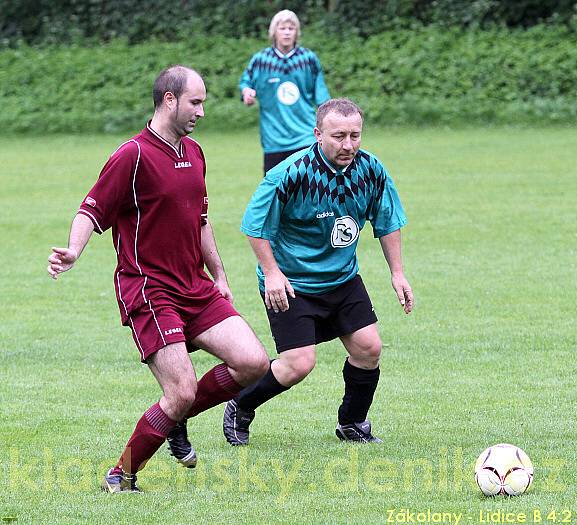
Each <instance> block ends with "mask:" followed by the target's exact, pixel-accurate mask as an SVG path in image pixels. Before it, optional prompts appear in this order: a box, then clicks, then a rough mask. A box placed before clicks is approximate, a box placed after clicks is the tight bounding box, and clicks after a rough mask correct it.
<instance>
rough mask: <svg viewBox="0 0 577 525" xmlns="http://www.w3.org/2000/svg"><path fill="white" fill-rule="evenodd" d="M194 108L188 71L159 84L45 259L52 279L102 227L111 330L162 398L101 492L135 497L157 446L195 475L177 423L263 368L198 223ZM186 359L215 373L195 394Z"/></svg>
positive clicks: (207, 231)
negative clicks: (111, 291)
mask: <svg viewBox="0 0 577 525" xmlns="http://www.w3.org/2000/svg"><path fill="white" fill-rule="evenodd" d="M205 98H206V89H205V86H204V82H203V80H202V78H201V77H200V75H199V74H198V73H197V72H196V71H194V70H192V69H189V68H187V67H184V66H180V65H177V66H172V67H169V68H167V69H165V70H164V71H162V72H161V73H160V75H159V76H158V78H157V79H156V81H155V83H154V88H153V99H154V115H153V117H152V120H150V121H149V122H148V123H147V125H146V127H145V129H144V130H143V131H142V132H141V133H139V134H138V135H136V136H135V137H133V138H131V139H130V140H128V141H127V142H125V143H124V144H122V145H121V146H120V147H119V148H118V149H117V150H116V151H115V152H114V153H113V154H112V156H111V157H110V158H109V159H108V162H107V163H106V165H105V166H104V168H103V169H102V172H101V173H100V177H99V179H98V181H97V182H96V184H95V185H94V186H93V188H92V189H91V190H90V191H89V192H88V195H87V196H86V198H85V199H84V201H83V202H82V204H81V206H80V209H79V210H78V213H77V215H76V217H75V218H74V220H73V222H72V227H71V230H70V236H69V241H68V247H67V248H52V254H51V255H50V257H49V258H48V261H49V263H50V264H49V266H48V273H49V274H50V275H51V276H52V277H53V278H54V279H56V278H58V276H59V274H61V273H62V272H65V271H67V270H69V269H70V268H72V266H73V265H74V263H75V262H76V260H77V259H78V257H79V256H80V254H81V253H82V250H83V249H84V247H85V246H86V244H87V243H88V240H89V239H90V236H91V235H92V232H93V231H96V232H97V233H99V234H101V233H103V232H104V231H106V230H107V229H108V228H110V227H112V239H113V243H114V246H115V249H116V252H117V257H118V264H117V267H116V271H115V275H114V284H115V289H116V296H117V299H118V306H119V308H120V315H121V318H122V324H123V325H125V326H130V328H131V330H132V335H133V337H134V341H135V343H136V346H137V348H138V350H139V352H140V358H141V361H142V362H144V363H146V364H147V365H148V367H149V368H150V370H151V372H152V373H153V375H154V377H155V378H156V380H157V381H158V383H159V385H160V387H161V389H162V392H163V395H162V397H161V398H160V400H159V402H158V403H155V404H154V405H152V406H151V407H150V408H149V409H148V410H147V411H146V412H145V413H144V415H143V416H142V417H141V418H140V420H139V421H138V424H137V425H136V428H135V430H134V432H133V434H132V436H131V438H130V439H129V441H128V443H127V445H126V448H125V450H124V452H123V453H122V455H121V457H120V459H119V460H118V462H117V463H116V465H115V466H114V467H113V468H112V469H110V470H109V471H108V472H107V474H106V475H105V477H104V481H103V483H102V488H103V490H105V491H108V492H138V491H139V489H138V487H137V485H136V473H137V472H138V471H139V470H140V469H142V468H143V467H144V465H145V464H146V462H147V461H148V460H149V459H150V458H151V457H152V455H153V454H154V453H155V452H156V450H157V449H158V448H159V447H160V446H161V444H162V443H163V442H164V440H165V439H166V438H167V436H168V437H169V446H170V449H171V452H172V454H173V455H174V456H175V457H176V458H177V460H178V461H179V462H181V463H182V464H183V465H185V466H188V467H194V466H195V465H196V453H195V451H194V450H193V449H192V447H191V446H190V443H189V442H188V440H187V439H186V427H185V426H184V425H182V424H179V425H177V422H180V421H182V420H185V419H186V418H188V417H193V416H195V415H197V414H199V413H200V412H203V411H205V410H207V409H208V408H210V407H213V406H215V405H217V404H219V403H222V402H223V401H227V400H228V399H231V398H233V397H234V396H235V395H237V394H238V392H240V390H241V389H242V388H243V386H246V385H248V384H250V383H252V382H254V381H255V380H256V379H258V378H259V377H260V376H262V375H263V374H264V373H265V372H266V370H267V368H268V358H267V356H266V352H265V350H264V348H263V347H262V345H261V343H260V342H259V340H258V339H257V337H256V336H255V335H254V333H253V331H252V330H251V329H250V327H249V326H248V325H247V323H246V322H245V321H244V320H243V319H242V318H241V317H240V316H239V314H238V313H237V312H236V310H235V309H234V308H233V306H232V300H233V297H232V293H231V291H230V288H229V285H228V282H227V278H226V274H225V271H224V267H223V264H222V261H221V259H220V256H219V255H218V251H217V248H216V242H215V239H214V235H213V231H212V227H211V225H210V222H209V220H208V216H207V213H208V197H207V193H206V186H205V175H206V165H205V161H204V155H203V153H202V149H201V147H200V145H199V144H198V143H197V142H196V141H194V140H192V139H191V138H189V137H187V135H188V134H189V133H191V132H192V131H193V129H194V127H195V125H196V123H197V121H198V119H200V118H201V117H203V116H204V109H203V103H204V101H205ZM205 266H206V268H207V269H208V271H209V272H210V274H211V275H212V277H213V279H214V281H213V280H211V279H210V278H209V277H208V275H207V274H206V272H205V270H204V268H205ZM197 348H203V349H205V350H206V351H207V352H209V353H211V354H212V355H214V356H216V357H218V358H219V359H221V360H222V361H223V363H221V364H219V365H217V366H215V367H214V368H213V369H212V370H210V371H209V372H207V373H206V374H205V375H204V376H203V377H202V378H201V379H200V381H198V382H197V380H196V377H195V372H194V368H193V365H192V363H191V360H190V359H189V357H188V352H191V351H192V350H195V349H197ZM171 435H172V438H171Z"/></svg>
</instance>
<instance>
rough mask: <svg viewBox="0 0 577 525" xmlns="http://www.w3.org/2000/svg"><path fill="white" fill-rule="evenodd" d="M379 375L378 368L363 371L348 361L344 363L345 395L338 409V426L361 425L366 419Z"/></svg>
mask: <svg viewBox="0 0 577 525" xmlns="http://www.w3.org/2000/svg"><path fill="white" fill-rule="evenodd" d="M379 374H380V370H379V368H378V367H377V368H375V369H374V370H364V369H363V368H357V367H356V366H353V365H351V364H350V363H349V360H348V359H347V360H346V361H345V366H344V367H343V379H344V380H345V395H344V396H343V402H342V404H341V406H340V407H339V424H340V425H349V424H351V423H361V422H363V421H365V419H367V414H368V412H369V408H370V407H371V403H372V402H373V395H374V393H375V390H376V389H377V384H378V382H379Z"/></svg>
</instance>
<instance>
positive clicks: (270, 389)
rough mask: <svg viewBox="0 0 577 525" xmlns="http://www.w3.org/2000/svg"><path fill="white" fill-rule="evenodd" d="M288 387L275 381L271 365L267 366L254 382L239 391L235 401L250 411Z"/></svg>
mask: <svg viewBox="0 0 577 525" xmlns="http://www.w3.org/2000/svg"><path fill="white" fill-rule="evenodd" d="M271 364H272V361H271ZM289 388H290V386H283V385H281V384H280V383H279V382H278V381H277V379H276V377H275V376H274V375H273V373H272V367H269V369H268V372H267V373H266V374H265V375H264V376H263V377H261V378H260V379H259V380H258V381H257V382H256V383H254V384H252V385H250V386H247V387H246V388H244V389H243V390H242V391H241V393H240V394H239V395H238V397H237V398H236V401H237V403H238V406H239V407H240V408H242V409H243V410H247V411H251V410H255V409H256V408H257V407H259V406H261V405H262V404H263V403H266V402H267V401H268V400H269V399H272V398H273V397H274V396H278V395H279V394H280V393H282V392H284V391H285V390H288V389H289Z"/></svg>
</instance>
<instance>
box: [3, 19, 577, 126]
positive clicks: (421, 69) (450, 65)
mask: <svg viewBox="0 0 577 525" xmlns="http://www.w3.org/2000/svg"><path fill="white" fill-rule="evenodd" d="M303 44H304V45H306V46H308V47H311V48H312V49H313V50H315V51H316V52H317V54H318V55H319V57H320V59H321V62H322V64H323V67H324V70H325V77H326V80H327V83H328V85H329V88H330V90H331V93H332V95H333V96H348V97H350V98H352V99H354V100H356V101H358V102H359V103H360V104H361V106H362V107H363V108H365V110H366V113H367V121H368V122H369V123H376V124H379V125H391V124H394V125H402V124H454V123H505V124H509V123H515V124H545V123H565V124H571V123H575V122H576V120H577V90H575V86H576V85H577V68H575V64H576V63H577V45H576V39H575V33H574V32H573V31H572V30H571V29H570V28H567V27H563V26H545V25H538V26H534V27H532V28H529V29H508V28H493V29H486V30H481V29H472V28H469V29H467V30H464V29H462V28H458V27H451V28H439V27H437V26H429V27H420V28H413V29H398V30H396V31H387V32H384V33H380V34H376V35H373V36H371V37H368V38H366V39H364V38H362V37H360V36H355V35H349V36H348V37H347V38H342V37H340V36H339V35H338V34H335V33H331V34H324V33H322V32H319V31H305V34H304V40H303ZM265 45H267V43H266V41H265V40H262V39H260V40H257V39H255V38H248V37H247V38H242V39H236V38H231V37H224V36H196V37H191V38H189V39H187V40H183V41H176V42H163V41H158V40H149V41H147V42H143V43H140V44H135V45H130V43H129V42H128V41H127V40H126V39H115V40H112V41H111V42H109V43H107V44H101V45H91V46H87V45H86V43H84V44H83V45H79V44H73V45H52V46H42V47H32V46H28V45H19V46H17V47H16V48H13V49H5V50H4V51H2V52H0V103H1V104H2V108H3V109H2V112H0V133H11V132H38V133H46V132H100V131H105V132H117V131H118V132H121V131H122V132H125V131H128V130H134V129H138V128H140V127H142V126H143V124H144V122H145V121H146V119H147V118H148V116H149V115H150V114H151V111H152V102H151V94H150V92H151V86H152V83H153V80H154V78H155V76H156V75H157V74H158V72H159V71H160V70H161V69H162V68H164V67H165V66H167V65H169V64H172V63H184V64H190V65H192V66H193V67H195V68H197V69H198V70H199V71H200V72H201V73H202V74H203V75H204V77H205V79H206V82H207V87H208V95H209V98H208V100H207V104H206V106H207V107H206V110H207V115H208V117H209V118H207V119H206V121H205V122H203V124H202V125H203V127H204V126H207V127H213V128H227V129H242V128H246V127H247V126H253V125H256V123H257V118H258V111H257V110H256V109H255V108H250V109H249V108H246V107H244V106H242V105H241V103H240V101H239V96H238V91H237V89H238V88H237V85H238V79H239V77H240V74H241V72H242V70H243V68H244V67H245V66H246V64H247V62H248V59H249V57H250V56H251V54H252V53H254V52H256V51H257V50H258V49H260V48H262V47H264V46H265Z"/></svg>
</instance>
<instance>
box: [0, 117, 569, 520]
mask: <svg viewBox="0 0 577 525" xmlns="http://www.w3.org/2000/svg"><path fill="white" fill-rule="evenodd" d="M125 138H126V137H111V136H92V137H68V136H58V137H43V138H36V139H27V138H24V137H20V138H13V139H7V138H3V139H0V157H1V162H0V181H1V188H2V191H1V193H0V210H1V211H0V213H1V215H0V241H1V246H2V272H1V277H0V297H1V300H2V322H1V323H0V357H1V363H2V364H1V366H0V399H1V400H2V403H1V405H0V414H1V420H0V421H1V425H0V462H1V465H0V467H1V468H0V472H1V474H0V520H1V521H2V522H10V521H16V522H17V523H51V524H52V523H65V524H69V523H111V522H114V523H142V524H145V523H146V524H156V523H166V524H180V523H182V524H184V523H192V522H201V523H230V522H236V521H238V522H241V523H349V522H350V523H352V522H356V523H395V524H400V523H412V522H417V521H422V522H427V523H433V522H443V523H481V522H483V523H497V522H503V521H504V518H502V517H501V516H504V513H514V516H515V518H514V521H515V522H516V523H521V522H522V515H523V514H525V515H526V522H528V523H563V522H565V523H567V522H574V521H577V505H576V503H575V487H576V486H577V473H576V469H577V452H576V450H577V447H576V445H577V443H576V438H575V426H576V425H575V416H574V412H575V406H576V405H577V389H576V388H575V377H576V373H575V372H576V371H575V351H576V350H577V348H576V346H577V344H576V330H575V313H576V307H575V297H576V292H577V268H576V265H577V258H576V256H577V248H576V246H577V232H576V228H575V226H576V220H575V219H576V213H575V210H576V208H575V206H576V202H577V173H576V169H575V151H577V139H576V135H575V130H572V129H540V130H517V129H468V130H461V131H451V130H445V129H437V130H414V129H407V130H403V129H401V130H376V129H367V130H366V131H365V142H364V144H363V146H364V147H365V148H366V149H368V150H369V151H372V152H374V153H375V154H377V155H378V156H379V157H380V158H381V159H382V160H383V161H384V163H385V165H386V166H387V167H388V169H389V171H390V173H391V174H392V176H393V178H394V180H395V182H396V185H397V187H398V189H399V192H400V195H401V198H402V200H403V203H404V205H405V208H406V212H407V215H408V217H409V225H408V226H407V227H406V228H405V229H404V230H403V240H404V260H405V267H406V274H407V276H408V278H409V280H410V282H411V284H412V285H413V288H414V291H415V296H416V309H415V311H414V312H413V314H411V315H410V316H405V315H404V314H403V313H402V310H401V308H400V307H399V306H398V304H397V303H396V298H395V296H394V294H393V291H392V289H391V288H390V284H389V275H388V270H387V268H386V263H385V262H384V259H383V257H382V255H381V253H380V248H379V246H378V242H376V241H375V240H373V239H372V236H371V231H370V226H368V227H367V228H365V231H364V233H363V236H362V239H361V242H360V245H359V254H360V263H361V274H362V275H363V278H364V280H365V282H366V284H367V287H368V289H369V292H370V294H371V296H372V299H373V302H374V304H375V308H376V310H377V314H378V316H379V318H380V331H381V336H382V339H383V343H384V352H383V359H382V364H381V370H382V372H381V382H380V385H379V388H378V390H377V393H376V397H375V402H374V404H373V407H372V409H371V412H370V417H371V419H372V421H373V426H374V430H375V433H376V434H377V435H379V436H381V437H383V438H384V440H385V443H384V444H383V445H376V446H354V445H347V444H341V443H340V442H338V441H337V439H336V437H335V436H334V426H335V420H336V409H337V407H338V405H339V401H340V398H341V396H342V390H343V386H342V379H341V368H342V363H343V360H344V357H345V354H344V351H343V349H342V348H341V346H340V345H339V344H338V343H336V342H333V343H328V344H324V345H322V346H320V347H319V349H318V365H317V367H316V369H315V370H314V371H313V372H312V373H311V375H310V376H309V377H308V378H307V379H306V380H305V381H304V382H303V383H302V384H300V385H298V386H297V387H295V388H293V389H292V390H290V391H289V392H287V393H285V394H284V395H282V396H280V397H278V398H276V399H274V400H273V401H271V402H270V403H268V404H266V405H264V406H263V407H262V408H261V409H259V411H258V414H257V418H256V420H255V422H254V424H253V427H252V429H253V437H252V440H251V445H250V446H249V447H247V448H241V449H234V448H231V447H230V446H229V445H228V444H227V443H226V442H225V440H224V438H223V437H222V434H221V429H220V426H221V415H222V411H221V408H220V407H219V408H215V409H212V410H210V411H209V412H207V413H204V414H201V415H200V416H199V417H198V418H196V419H195V420H193V421H191V422H190V423H189V434H190V437H191V440H192V441H193V444H194V446H195V447H196V448H197V450H198V454H199V466H198V468H197V469H196V470H190V471H189V470H186V469H184V468H182V467H177V465H176V463H174V462H173V460H172V458H171V457H169V456H168V454H167V453H166V450H165V449H164V448H163V449H161V450H160V451H159V452H158V453H157V455H156V456H155V457H154V458H153V459H152V460H151V461H150V463H149V464H148V466H147V467H146V469H145V470H144V471H143V472H142V473H141V475H140V485H141V487H142V488H143V489H144V490H145V491H146V492H145V493H144V494H142V495H127V496H121V497H113V496H111V495H107V494H103V493H100V492H99V489H98V486H99V482H100V480H101V478H102V476H103V474H104V471H105V470H106V468H108V467H109V466H111V465H112V464H113V463H114V461H115V460H116V458H117V456H118V455H119V453H120V452H121V450H122V448H123V446H124V444H125V442H126V440H127V439H128V437H129V435H130V433H131V432H132V430H133V427H134V424H135V423H136V421H137V419H138V418H139V417H140V416H141V414H142V412H143V411H144V410H145V409H146V408H147V407H149V406H150V405H151V404H152V403H154V402H155V401H156V400H157V399H158V397H159V389H158V387H157V385H156V383H155V381H154V379H153V377H152V375H151V374H150V372H149V371H148V370H147V369H146V367H145V366H142V365H140V364H139V356H138V352H137V351H136V349H135V347H134V345H133V343H132V339H131V336H130V333H129V330H127V329H125V328H122V327H121V326H120V323H119V316H118V310H117V306H116V302H115V298H114V290H113V285H112V273H113V269H114V264H115V261H114V250H113V249H112V245H111V241H110V238H109V234H106V235H104V236H103V237H104V238H99V237H98V236H97V235H94V237H93V239H92V240H91V242H90V244H89V245H88V247H87V248H86V250H85V253H84V254H83V256H82V257H81V259H80V261H79V262H78V264H77V266H76V268H75V269H74V270H73V271H71V272H69V273H68V274H66V275H63V276H62V277H61V278H60V279H59V281H58V282H53V281H51V280H50V279H49V278H48V276H47V274H46V272H45V267H46V264H47V263H46V258H47V256H48V254H49V249H50V247H51V246H53V245H57V246H60V245H63V244H64V243H65V242H66V240H67V235H68V228H69V224H70V221H71V219H72V218H73V216H74V213H75V211H76V209H77V206H78V204H79V203H80V201H81V199H82V198H83V196H84V195H85V194H86V192H87V191H88V189H89V188H90V186H91V185H92V183H93V182H94V180H95V179H96V177H97V175H98V172H99V170H100V168H101V166H102V164H103V163H104V162H105V160H106V158H107V157H108V155H109V154H110V153H111V152H112V151H113V150H114V149H115V148H116V146H117V145H118V144H119V143H120V142H122V141H123V140H125ZM195 138H197V140H199V141H200V142H201V144H202V145H203V146H204V149H205V153H206V156H207V160H208V186H209V194H210V197H211V199H210V217H211V220H212V223H213V226H214V229H215V233H216V237H217V241H218V244H219V248H220V253H221V256H222V258H223V260H224V263H225V266H226V268H227V271H228V275H229V281H230V284H231V287H232V289H233V292H234V293H235V296H236V306H237V308H238V309H239V311H240V312H241V313H243V315H244V316H245V317H246V319H247V320H248V321H249V323H250V324H251V325H252V326H253V328H254V329H255V331H256V332H257V334H258V335H259V337H260V338H261V339H262V340H263V342H264V343H265V345H266V347H267V348H268V349H269V352H270V353H271V355H273V345H272V339H271V337H270V334H269V330H268V325H267V322H266V316H265V313H264V311H263V307H262V304H261V301H260V298H259V296H258V293H257V288H256V278H255V275H254V264H255V261H254V257H253V255H252V253H251V251H250V248H249V246H248V243H247V242H246V240H245V239H244V238H243V236H242V235H241V234H240V232H239V230H238V226H239V223H240V219H241V216H242V213H243V210H244V207H245V205H246V203H247V201H248V199H249V197H250V195H251V193H252V191H253V190H254V188H255V187H256V185H257V183H258V182H259V180H260V179H261V153H260V149H259V146H258V139H257V136H256V133H255V132H254V131H250V132H247V133H245V134H228V135H226V134H209V133H204V132H203V131H202V126H201V128H200V129H199V131H198V134H197V135H196V137H195ZM193 360H194V363H195V366H196V368H197V371H198V372H199V373H203V372H205V371H206V370H208V369H209V368H210V367H211V366H213V364H214V362H215V361H214V359H213V358H211V357H210V356H208V355H206V354H204V353H202V352H198V353H196V354H194V355H193ZM499 442H509V443H514V444H516V445H518V446H520V447H522V448H523V449H524V450H525V451H526V452H527V453H528V454H529V456H530V457H531V459H532V460H533V463H534V464H535V482H534V485H533V487H532V489H531V490H530V492H529V493H528V494H526V495H523V496H521V497H518V498H507V499H505V498H500V497H498V498H492V499H488V498H485V497H483V496H482V495H481V494H480V492H479V490H478V489H477V488H476V487H475V486H474V482H473V475H472V465H473V463H474V461H475V459H476V457H477V455H478V454H479V453H480V452H481V451H482V450H483V449H485V448H486V447H487V446H488V445H491V444H495V443H499ZM520 515H521V516H520ZM538 518H540V519H541V521H539V519H538Z"/></svg>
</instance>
